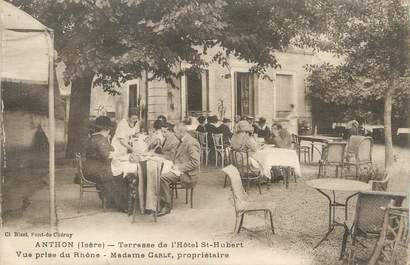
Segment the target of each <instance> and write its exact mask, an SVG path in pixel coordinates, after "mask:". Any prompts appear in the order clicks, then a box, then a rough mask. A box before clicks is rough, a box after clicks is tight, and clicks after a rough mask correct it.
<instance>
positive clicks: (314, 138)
mask: <svg viewBox="0 0 410 265" xmlns="http://www.w3.org/2000/svg"><path fill="white" fill-rule="evenodd" d="M298 139H299V143H301V142H302V141H306V142H311V144H312V148H311V151H310V152H311V159H312V161H313V148H315V149H316V150H317V151H318V152H319V153H321V150H319V149H317V148H316V147H315V146H314V143H315V142H317V143H324V144H326V143H328V142H336V141H337V142H340V141H343V138H342V137H334V136H326V135H298Z"/></svg>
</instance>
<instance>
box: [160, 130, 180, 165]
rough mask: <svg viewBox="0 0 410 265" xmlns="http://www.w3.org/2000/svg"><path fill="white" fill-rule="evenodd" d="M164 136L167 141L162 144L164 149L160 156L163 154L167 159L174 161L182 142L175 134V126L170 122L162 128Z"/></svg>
mask: <svg viewBox="0 0 410 265" xmlns="http://www.w3.org/2000/svg"><path fill="white" fill-rule="evenodd" d="M162 134H163V135H164V137H165V140H164V142H163V143H162V148H161V150H160V152H159V154H162V156H163V157H164V158H165V159H168V160H171V161H172V160H174V157H175V153H176V152H177V148H178V145H179V143H180V141H179V139H178V138H177V137H176V136H175V134H174V130H173V125H172V124H171V123H169V122H167V123H166V124H165V125H164V126H163V127H162Z"/></svg>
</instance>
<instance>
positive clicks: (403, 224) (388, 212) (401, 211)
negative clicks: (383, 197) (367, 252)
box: [368, 201, 409, 265]
mask: <svg viewBox="0 0 410 265" xmlns="http://www.w3.org/2000/svg"><path fill="white" fill-rule="evenodd" d="M408 229H409V208H408V207H395V206H394V201H392V202H391V203H390V204H389V206H388V207H387V208H385V214H384V222H383V228H382V231H381V233H380V237H379V240H378V241H377V244H376V246H375V248H374V251H373V254H372V256H371V257H370V260H369V263H368V265H376V264H383V263H382V262H383V261H384V262H386V263H387V262H388V264H398V263H397V262H398V261H399V259H400V258H405V257H406V254H405V253H406V249H407V246H408V240H409V237H408V235H409V230H408ZM379 262H380V263H379Z"/></svg>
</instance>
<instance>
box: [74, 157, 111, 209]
mask: <svg viewBox="0 0 410 265" xmlns="http://www.w3.org/2000/svg"><path fill="white" fill-rule="evenodd" d="M75 165H76V169H77V176H78V178H79V180H80V199H79V202H78V212H80V211H81V205H82V200H83V195H84V193H85V192H93V193H100V192H101V191H100V190H99V189H98V188H97V184H96V183H95V182H92V181H89V180H87V179H86V178H85V177H84V173H83V161H82V157H81V153H75ZM100 196H103V193H100ZM102 208H103V209H105V199H104V197H102Z"/></svg>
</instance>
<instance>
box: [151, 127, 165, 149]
mask: <svg viewBox="0 0 410 265" xmlns="http://www.w3.org/2000/svg"><path fill="white" fill-rule="evenodd" d="M163 126H165V125H164V124H163V122H162V121H161V120H156V121H155V122H154V132H153V133H152V135H151V136H150V137H149V138H147V145H148V151H150V150H152V151H154V152H156V153H159V152H160V149H161V147H162V144H163V142H164V139H165V138H164V135H163V133H162V127H163Z"/></svg>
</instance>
